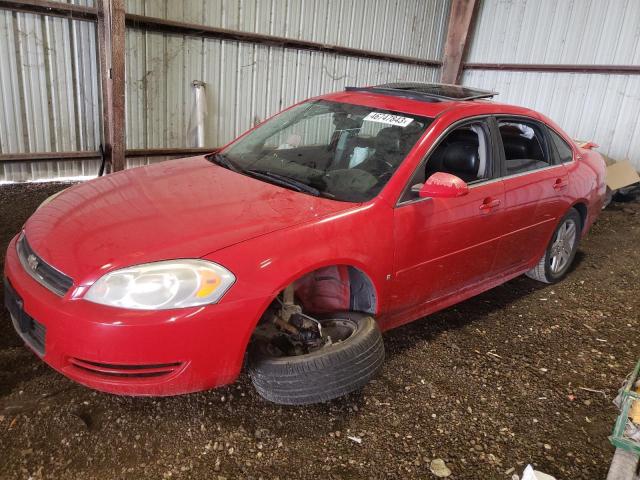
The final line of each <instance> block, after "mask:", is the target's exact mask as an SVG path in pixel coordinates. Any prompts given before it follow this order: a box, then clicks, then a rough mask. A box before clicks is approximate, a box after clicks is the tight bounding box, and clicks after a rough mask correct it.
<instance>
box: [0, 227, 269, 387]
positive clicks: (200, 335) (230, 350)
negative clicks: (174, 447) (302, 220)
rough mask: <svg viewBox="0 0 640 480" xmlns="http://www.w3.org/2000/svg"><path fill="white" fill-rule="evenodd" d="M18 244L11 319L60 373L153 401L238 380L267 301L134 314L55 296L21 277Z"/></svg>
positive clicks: (9, 262) (12, 251)
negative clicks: (146, 396) (150, 398)
mask: <svg viewBox="0 0 640 480" xmlns="http://www.w3.org/2000/svg"><path fill="white" fill-rule="evenodd" d="M15 242H16V238H14V239H13V240H12V241H11V243H10V244H9V248H8V250H7V257H6V261H5V272H4V273H5V278H6V280H5V281H8V282H9V284H10V289H12V290H13V292H14V293H13V294H12V295H11V296H13V297H14V300H15V301H16V302H17V305H18V306H19V307H20V310H18V309H16V308H15V306H14V308H12V309H10V310H13V311H12V312H11V313H12V315H11V317H12V320H13V323H14V326H15V327H16V330H17V331H18V333H19V334H20V336H21V337H22V338H23V339H24V340H25V342H26V343H27V345H29V346H30V347H31V349H32V350H34V352H35V353H36V354H38V355H39V356H40V357H41V358H42V360H44V361H45V362H46V363H47V364H49V365H50V366H51V367H53V368H54V369H55V370H57V371H58V372H60V373H62V374H63V375H65V376H67V377H69V378H71V379H72V380H75V381H77V382H78V383H81V384H83V385H86V386H88V387H91V388H94V389H96V390H101V391H105V392H110V393H116V394H123V395H153V396H162V395H177V394H181V393H188V392H194V391H200V390H205V389H208V388H213V387H216V386H220V385H224V384H227V383H230V382H233V381H234V380H235V379H236V377H237V376H238V374H239V372H240V369H241V368H242V363H243V359H244V352H245V349H246V346H247V343H248V341H249V338H250V336H251V333H252V332H253V328H254V327H255V325H256V323H257V321H258V319H259V317H260V315H261V312H262V309H263V308H264V305H265V302H267V300H268V299H266V298H264V299H261V298H260V299H246V300H233V299H232V300H231V301H225V300H223V301H222V302H221V303H219V304H217V305H210V306H206V307H193V308H185V309H175V310H163V311H139V310H123V309H119V308H113V307H107V306H103V305H98V304H95V303H91V302H87V301H85V300H82V299H81V298H80V299H73V298H72V294H73V290H74V289H73V288H72V289H71V290H70V291H69V292H68V293H67V294H66V295H65V296H63V297H60V296H58V295H56V294H54V293H53V292H51V291H49V290H47V289H46V288H45V287H43V286H42V285H40V284H39V283H37V282H36V281H35V280H34V279H33V278H32V277H31V276H29V275H28V274H27V272H25V271H24V269H23V268H22V265H21V264H20V261H19V259H18V256H17V253H16V248H15ZM9 292H10V290H8V291H7V292H6V293H9ZM21 312H23V313H24V316H22V317H21V316H20V313H21ZM38 339H40V340H38ZM39 342H41V343H39Z"/></svg>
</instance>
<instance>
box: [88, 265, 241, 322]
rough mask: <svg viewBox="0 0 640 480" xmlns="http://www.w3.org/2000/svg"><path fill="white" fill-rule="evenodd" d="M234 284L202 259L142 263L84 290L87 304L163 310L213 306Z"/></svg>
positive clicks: (229, 276)
mask: <svg viewBox="0 0 640 480" xmlns="http://www.w3.org/2000/svg"><path fill="white" fill-rule="evenodd" d="M235 281H236V277H235V276H234V275H233V273H231V272H230V271H229V270H227V269H226V268H224V267H222V266H221V265H218V264H217V263H213V262H209V261H206V260H195V259H194V260H189V259H187V260H169V261H163V262H155V263H146V264H143V265H136V266H133V267H128V268H123V269H121V270H116V271H113V272H110V273H107V274H106V275H104V276H103V277H101V278H99V279H98V280H97V281H96V283H94V284H93V285H92V286H91V288H89V290H88V291H87V293H86V294H85V296H84V298H85V299H86V300H89V301H90V302H95V303H101V304H103V305H110V306H112V307H120V308H132V309H139V310H165V309H170V308H184V307H195V306H199V305H206V304H208V303H216V302H217V301H219V300H220V299H221V298H222V296H223V295H224V294H225V292H226V291H227V290H229V288H230V287H231V285H233V283H234V282H235Z"/></svg>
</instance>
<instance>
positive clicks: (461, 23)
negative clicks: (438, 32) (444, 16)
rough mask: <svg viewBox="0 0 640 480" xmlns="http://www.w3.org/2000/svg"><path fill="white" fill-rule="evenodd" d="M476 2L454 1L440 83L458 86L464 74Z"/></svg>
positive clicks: (469, 0) (473, 0)
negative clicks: (463, 66)
mask: <svg viewBox="0 0 640 480" xmlns="http://www.w3.org/2000/svg"><path fill="white" fill-rule="evenodd" d="M476 4H477V2H476V0H453V2H452V3H451V12H450V14H449V27H448V29H447V40H446V42H445V44H444V58H443V60H442V70H441V75H440V81H441V82H442V83H453V84H457V83H459V82H460V76H461V74H462V62H463V60H464V58H463V57H464V54H465V51H466V48H467V43H468V40H469V35H470V33H471V31H472V30H473V28H472V23H473V21H474V20H475V18H474V17H475V9H476Z"/></svg>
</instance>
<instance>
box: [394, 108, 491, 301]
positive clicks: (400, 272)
mask: <svg viewBox="0 0 640 480" xmlns="http://www.w3.org/2000/svg"><path fill="white" fill-rule="evenodd" d="M470 132H471V134H470ZM474 132H475V133H476V134H477V135H478V137H477V138H478V150H479V151H481V149H484V153H480V154H479V156H480V155H482V156H483V157H484V158H483V160H482V161H483V162H484V166H483V167H482V169H483V171H480V170H479V171H478V175H477V178H473V176H472V173H471V176H469V175H470V174H469V173H468V172H467V173H466V174H463V173H460V174H459V175H457V176H460V177H461V178H462V176H465V175H466V176H467V178H463V180H465V181H466V182H467V184H468V185H469V193H468V194H467V195H465V196H462V197H457V198H426V199H424V198H423V199H419V198H416V195H415V193H414V194H413V197H412V196H411V195H412V194H411V189H410V187H411V185H414V184H416V183H421V182H424V181H425V179H426V178H428V177H429V176H430V175H431V174H432V173H434V172H436V171H445V172H447V173H452V174H456V173H458V172H455V171H451V170H449V169H447V166H446V165H444V164H443V162H442V157H443V152H445V154H446V152H447V149H449V148H450V145H453V144H454V143H459V142H464V141H465V140H464V137H465V136H466V137H467V139H469V138H472V137H473V135H472V134H473V133H474ZM494 147H495V144H494V141H493V140H492V139H491V131H490V129H489V128H488V126H487V124H486V121H485V120H484V119H479V120H475V121H472V122H470V123H469V122H466V123H463V124H461V125H458V126H457V127H455V128H452V129H451V130H449V132H448V133H447V134H445V135H443V137H442V139H441V141H440V142H439V144H438V145H437V146H436V148H434V149H432V150H431V153H430V154H429V155H428V157H427V158H426V160H425V161H423V163H422V164H421V165H420V166H419V167H418V170H417V171H416V173H415V174H414V177H413V178H412V180H411V181H410V184H411V185H409V186H408V189H407V190H406V192H405V194H404V195H403V196H402V197H401V199H400V202H399V204H398V205H397V207H396V209H395V213H394V236H395V246H396V247H395V258H394V278H393V281H394V284H393V288H392V291H393V294H392V302H391V304H392V310H393V311H395V312H396V313H400V312H402V311H406V310H409V309H411V308H415V307H416V306H419V305H424V304H427V303H431V302H434V301H436V300H438V299H441V298H443V297H446V296H449V295H452V294H454V293H460V292H462V291H463V290H465V289H466V288H470V287H472V286H473V285H476V284H478V282H481V281H483V280H484V279H486V278H487V277H489V276H490V275H491V273H492V269H493V263H494V258H495V255H496V251H497V246H498V243H499V239H500V236H501V235H502V234H503V233H504V231H503V219H502V216H503V212H504V187H503V184H502V181H501V180H499V179H496V178H495V177H496V174H497V172H496V165H497V163H496V162H495V159H494V157H495V155H496V152H495V150H494ZM443 149H444V150H443ZM480 167H481V166H479V169H480Z"/></svg>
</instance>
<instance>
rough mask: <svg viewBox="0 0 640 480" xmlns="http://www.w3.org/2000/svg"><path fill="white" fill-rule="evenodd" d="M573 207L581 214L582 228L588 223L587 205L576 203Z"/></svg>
mask: <svg viewBox="0 0 640 480" xmlns="http://www.w3.org/2000/svg"><path fill="white" fill-rule="evenodd" d="M573 208H575V209H576V210H577V211H578V213H579V214H580V222H581V225H580V227H581V230H582V229H584V226H585V225H586V223H587V206H586V205H585V204H584V203H576V204H575V205H574V206H573Z"/></svg>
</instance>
